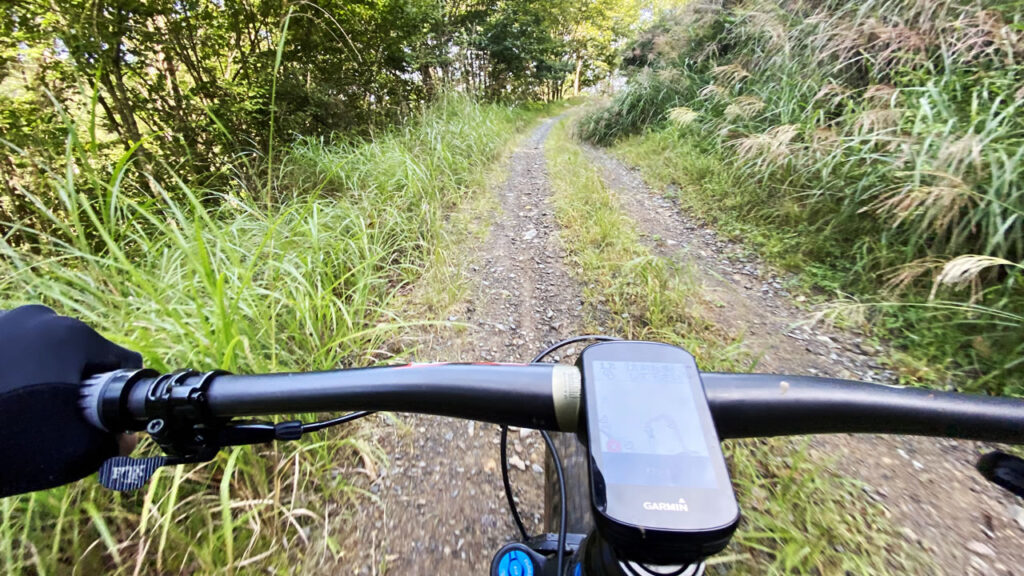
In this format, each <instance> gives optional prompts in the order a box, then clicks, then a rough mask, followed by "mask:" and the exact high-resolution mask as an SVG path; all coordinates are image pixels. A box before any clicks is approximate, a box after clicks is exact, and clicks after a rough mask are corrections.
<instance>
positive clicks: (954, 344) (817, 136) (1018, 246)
mask: <svg viewBox="0 0 1024 576" xmlns="http://www.w3.org/2000/svg"><path fill="white" fill-rule="evenodd" d="M1020 18H1021V12H1020V10H1019V9H1015V8H1014V7H1013V5H1012V4H1010V3H1007V4H999V3H995V4H991V5H989V6H987V7H985V8H982V7H979V6H978V5H976V4H967V3H962V2H959V1H957V0H936V1H934V2H901V1H886V2H883V1H869V2H850V1H839V0H837V1H833V2H825V3H796V4H793V3H789V2H781V1H774V0H759V1H757V2H752V3H743V4H739V5H732V6H727V7H724V8H723V7H714V6H709V5H704V4H698V3H690V4H687V5H686V7H685V8H683V9H680V10H676V11H673V12H669V13H667V14H666V15H664V16H663V17H662V18H661V19H660V20H659V21H658V22H657V23H656V24H655V25H654V26H653V27H652V28H651V29H650V30H649V31H648V32H646V33H645V34H644V35H642V36H641V37H640V38H639V39H638V40H637V41H636V43H635V45H634V47H633V49H632V51H631V55H630V58H628V59H627V61H626V64H627V68H628V69H631V68H630V67H635V66H639V67H640V68H639V70H638V71H633V72H631V74H632V77H631V79H630V80H629V82H628V84H627V86H626V88H625V89H624V90H623V91H622V92H620V93H619V94H618V95H617V96H616V97H615V99H614V100H613V101H612V102H611V103H610V104H609V105H608V106H607V107H605V108H603V109H600V110H597V111H595V112H594V113H592V114H591V115H589V116H588V117H587V118H585V119H583V120H582V121H581V129H580V133H581V135H582V136H583V137H584V138H587V139H589V140H592V141H594V142H598V143H608V142H611V141H614V140H616V139H621V138H622V137H624V136H628V135H631V134H639V133H642V132H645V131H648V135H647V136H644V137H643V138H641V139H640V141H643V142H645V143H643V144H638V143H636V142H637V141H634V144H632V145H630V144H627V145H626V148H627V149H628V148H630V147H632V149H633V154H632V158H633V159H634V160H635V161H637V162H639V163H641V164H643V165H646V166H648V168H649V169H651V170H654V171H655V172H660V173H661V174H660V176H661V178H660V179H661V180H662V181H663V182H664V183H673V184H678V185H680V186H681V188H682V192H681V194H682V195H683V196H684V197H685V198H684V202H688V203H690V204H691V205H692V206H696V207H698V208H699V209H700V210H701V211H702V212H703V213H704V214H705V215H707V216H709V217H711V218H712V219H715V220H717V221H719V222H720V223H722V222H724V223H725V227H726V228H731V230H732V231H733V232H734V233H742V234H743V235H744V236H747V237H750V238H752V239H753V240H754V241H755V243H756V244H759V245H761V246H762V247H767V248H768V251H769V252H774V253H775V256H776V259H777V261H781V262H782V263H783V264H785V265H787V266H788V267H791V268H794V269H799V270H802V271H804V272H805V277H807V278H809V279H810V280H811V281H812V282H814V283H816V284H817V285H819V286H822V287H825V288H827V289H829V290H837V291H839V292H841V293H845V294H853V295H856V296H857V297H859V298H861V299H862V301H865V302H868V303H873V304H880V305H883V306H882V307H881V308H877V310H876V312H878V314H879V315H878V317H877V318H876V320H877V323H878V324H880V325H882V327H883V328H886V329H887V330H888V333H889V334H890V335H891V336H893V337H894V338H896V339H897V340H898V341H900V342H901V343H903V344H908V345H910V346H911V347H912V348H913V349H914V350H915V351H916V352H917V353H919V354H920V355H923V356H926V357H928V358H931V359H932V360H933V361H935V362H938V363H940V364H943V363H945V364H948V365H949V367H950V368H957V367H958V368H960V369H965V370H967V376H968V377H970V378H972V379H977V384H976V386H977V387H987V388H988V389H990V390H993V391H997V392H998V391H1010V390H1011V389H1010V388H1007V387H1006V386H1008V385H1011V386H1012V385H1013V378H1012V375H1013V373H1014V372H1015V371H1016V370H1019V368H1020V366H1021V363H1022V362H1024V345H1022V344H1021V342H1024V323H1022V322H1020V318H1021V316H1022V312H1024V292H1022V288H1021V280H1022V279H1024V276H1022V274H1021V269H1020V267H1019V266H1017V265H1016V264H1017V263H1020V262H1022V260H1024V110H1022V108H1024V88H1022V86H1024V85H1022V79H1024V65H1022V64H1021V62H1022V60H1021V58H1022V56H1024V31H1022V29H1021V20H1020ZM650 131H654V133H650ZM699 156H703V157H704V158H698V157H699ZM709 159H710V161H711V162H712V164H713V165H714V168H712V169H708V168H707V167H706V166H705V167H703V168H701V167H700V165H702V164H707V162H708V161H709ZM694 170H696V173H694ZM769 255H771V254H769ZM962 256H974V257H976V258H975V260H974V262H976V263H978V262H988V265H987V266H974V267H969V268H967V269H966V273H965V274H961V275H952V274H949V273H943V270H944V269H945V270H947V271H948V268H949V267H950V266H953V267H954V268H955V265H954V264H953V263H954V262H957V260H956V259H957V258H958V257H962ZM985 258H989V260H984V259H985ZM958 262H960V263H963V262H965V260H959V261H958ZM965 286H967V287H969V288H970V296H969V300H968V301H967V302H964V299H965V298H963V297H962V296H960V294H962V293H963V292H959V293H958V292H957V291H956V290H957V288H963V287H965ZM897 297H898V298H899V300H897V299H896V298H897ZM963 379H964V378H962V377H961V378H959V380H963ZM1016 390H1017V391H1018V392H1019V389H1016Z"/></svg>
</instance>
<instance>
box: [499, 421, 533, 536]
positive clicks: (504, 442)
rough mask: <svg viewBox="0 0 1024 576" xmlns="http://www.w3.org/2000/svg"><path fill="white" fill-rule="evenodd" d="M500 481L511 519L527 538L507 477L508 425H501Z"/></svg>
mask: <svg viewBox="0 0 1024 576" xmlns="http://www.w3.org/2000/svg"><path fill="white" fill-rule="evenodd" d="M501 481H502V482H503V483H504V484H505V498H506V499H507V500H508V507H509V508H510V509H511V510H512V519H513V520H515V521H516V527H517V528H519V533H520V534H522V535H523V540H529V539H530V535H529V534H527V533H526V525H525V524H523V519H522V518H521V517H520V516H519V508H517V507H516V502H515V500H513V496H512V483H511V482H509V479H508V426H502V427H501Z"/></svg>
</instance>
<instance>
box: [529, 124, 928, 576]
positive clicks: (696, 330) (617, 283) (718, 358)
mask: <svg viewBox="0 0 1024 576" xmlns="http://www.w3.org/2000/svg"><path fill="white" fill-rule="evenodd" d="M546 156H547V161H548V172H549V174H551V180H552V188H553V190H554V201H555V214H556V218H557V219H558V222H559V224H560V225H561V226H562V231H561V232H560V235H561V236H562V238H563V240H564V242H565V244H566V248H567V251H568V253H569V258H570V259H571V260H572V261H573V262H574V263H575V264H576V267H577V270H578V279H579V280H580V282H581V283H582V284H583V285H584V292H585V298H584V301H585V302H586V303H587V307H586V308H585V312H586V313H587V316H586V321H587V322H588V323H589V324H590V326H588V327H587V328H588V329H589V330H596V331H602V332H608V333H612V334H617V335H620V336H623V337H628V338H638V339H642V338H647V339H652V340H657V341H661V342H672V343H676V344H678V345H680V346H683V347H685V348H687V349H688V350H690V351H691V352H693V353H694V355H695V356H696V357H697V361H698V363H699V364H700V366H701V368H702V369H704V370H722V371H737V370H738V371H742V370H744V369H745V368H749V365H750V362H749V359H747V358H744V356H743V355H742V353H741V352H740V351H739V347H738V346H737V344H738V343H737V342H735V341H733V340H732V339H731V338H730V337H729V336H728V334H725V333H724V332H723V331H722V330H720V329H719V328H717V327H716V326H715V325H714V324H713V323H711V322H709V321H708V320H707V319H705V318H704V317H703V315H702V312H701V311H702V309H703V308H704V307H705V306H707V304H706V303H704V302H703V300H702V298H703V296H702V293H701V287H700V285H699V283H698V282H697V281H696V279H695V275H694V273H693V272H692V271H689V270H686V269H685V268H682V267H680V266H679V265H678V264H676V263H673V262H671V261H669V260H666V259H664V258H660V257H658V256H656V255H654V254H652V253H651V251H650V250H649V249H648V248H647V247H645V246H644V245H643V244H642V243H641V242H640V241H639V236H638V233H637V228H638V226H641V225H642V223H641V222H633V221H632V220H631V219H630V218H629V217H628V216H627V215H626V214H625V213H623V211H622V208H621V207H620V206H619V204H618V202H617V201H616V199H615V198H614V196H612V194H611V192H610V191H609V190H608V188H607V187H606V186H605V184H604V182H603V180H602V178H601V176H600V174H599V172H598V170H597V169H596V167H595V166H593V165H591V164H590V163H589V162H588V161H587V160H586V158H585V157H584V156H583V154H582V151H581V150H580V149H579V147H578V146H576V145H575V144H573V143H572V141H571V140H570V138H569V136H568V134H567V129H566V127H565V126H564V125H562V126H559V127H556V128H555V129H554V130H553V131H552V134H551V136H550V137H549V140H548V143H547V149H546ZM726 451H727V457H728V460H729V465H730V469H731V471H732V479H733V482H734V484H735V486H736V489H737V492H738V494H737V496H738V499H739V501H740V506H741V508H742V510H743V521H742V523H741V525H740V528H739V530H738V531H737V533H736V536H735V538H734V541H733V544H732V545H731V547H730V549H729V550H728V551H727V552H725V553H723V554H722V555H720V556H719V557H716V558H713V559H712V560H711V562H712V563H713V564H716V565H717V566H715V568H712V570H716V569H717V570H720V571H719V572H718V573H722V572H725V573H729V574H889V573H892V574H908V573H927V570H926V569H925V567H924V566H923V564H922V562H923V561H922V560H921V559H919V558H916V556H914V555H913V553H912V552H910V551H909V550H908V549H907V548H906V546H905V545H904V544H903V543H902V542H901V539H900V537H899V536H898V534H897V533H896V531H895V529H894V528H893V526H892V525H891V524H890V523H889V522H888V521H887V520H886V518H885V515H884V512H883V511H882V510H881V508H880V507H879V506H877V505H875V504H873V503H871V502H870V501H869V500H867V499H865V498H863V495H862V491H861V489H860V486H858V485H857V483H856V482H855V481H853V480H849V479H844V478H841V477H837V476H836V475H834V474H833V473H831V472H829V471H828V469H827V468H826V467H825V464H824V463H822V462H821V461H819V460H817V459H814V458H811V457H810V454H809V452H808V451H807V448H806V445H804V444H802V443H801V442H794V441H789V440H757V441H742V442H739V441H738V442H728V443H727V444H726Z"/></svg>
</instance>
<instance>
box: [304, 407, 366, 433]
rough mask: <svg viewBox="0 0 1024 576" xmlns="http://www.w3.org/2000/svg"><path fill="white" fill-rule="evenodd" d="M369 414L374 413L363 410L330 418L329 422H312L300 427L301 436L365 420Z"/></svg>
mask: <svg viewBox="0 0 1024 576" xmlns="http://www.w3.org/2000/svg"><path fill="white" fill-rule="evenodd" d="M370 414H374V412H372V411H367V410H364V411H361V412H352V413H349V414H345V415H344V416H338V417H337V418H332V419H330V420H324V421H323V422H313V423H312V424H303V425H302V433H303V434H308V433H310V432H319V431H321V430H323V429H324V428H327V427H329V426H337V425H338V424H345V423H346V422H351V421H353V420H358V419H360V418H365V417H366V416H369V415H370Z"/></svg>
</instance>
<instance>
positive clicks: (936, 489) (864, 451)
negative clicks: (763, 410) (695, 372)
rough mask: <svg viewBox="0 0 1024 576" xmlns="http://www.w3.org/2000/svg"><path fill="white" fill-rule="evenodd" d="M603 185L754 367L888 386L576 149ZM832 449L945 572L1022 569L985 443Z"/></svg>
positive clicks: (901, 441)
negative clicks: (694, 279)
mask: <svg viewBox="0 0 1024 576" xmlns="http://www.w3.org/2000/svg"><path fill="white" fill-rule="evenodd" d="M586 153H587V156H588V158H589V159H590V160H591V161H592V162H593V163H594V164H595V165H597V166H600V167H601V171H602V174H603V176H604V178H605V181H606V183H607V184H608V186H609V188H611V189H612V190H613V191H614V192H615V193H616V195H617V196H618V198H619V200H620V202H621V203H622V205H623V207H624V209H625V210H626V211H627V212H628V213H629V214H630V216H631V217H632V218H633V219H634V220H635V221H636V222H639V223H642V226H639V228H640V230H641V233H642V235H643V236H644V238H645V240H646V242H647V243H648V244H649V245H650V246H652V248H653V249H654V250H655V251H656V252H657V253H658V254H659V255H661V256H665V257H671V258H680V259H688V260H690V261H692V262H693V263H694V264H695V268H696V269H697V270H698V271H699V274H700V276H701V281H702V282H703V284H704V287H705V291H706V293H707V296H708V298H709V300H710V301H711V302H712V303H713V304H715V306H713V307H711V309H710V310H709V314H710V315H711V317H712V318H713V319H714V320H715V322H717V323H718V324H720V325H722V326H724V327H726V328H727V329H729V330H731V331H732V333H734V334H742V335H744V343H745V345H746V348H747V349H748V350H750V351H752V352H754V353H755V354H758V355H760V358H761V360H760V363H759V365H758V370H759V371H765V372H776V373H783V372H789V373H803V374H820V375H825V376H833V377H841V378H853V379H858V380H868V381H874V382H888V381H889V380H890V379H891V378H892V376H893V375H892V374H891V373H889V372H887V371H886V370H884V369H883V368H882V367H881V366H880V365H879V364H878V363H877V361H876V360H875V358H874V355H875V354H876V353H878V352H880V351H879V350H875V349H874V348H873V347H871V346H870V345H868V344H866V343H864V342H863V341H862V339H861V338H859V337H858V336H857V335H855V334H849V333H842V332H838V331H833V330H826V329H823V328H822V327H820V326H813V327H812V326H807V325H799V324H800V323H801V322H806V320H807V319H808V317H809V312H807V311H805V310H800V309H798V308H797V307H796V306H795V305H794V301H793V300H792V299H791V298H790V295H789V294H788V293H787V292H786V290H785V289H784V284H783V281H784V278H781V277H780V276H779V275H776V274H775V273H773V272H772V270H771V269H770V268H769V267H768V266H766V265H765V264H764V263H763V262H761V261H759V260H758V259H757V258H755V257H751V256H748V255H746V254H745V253H744V252H745V251H744V250H742V249H741V247H739V246H737V245H735V244H734V243H732V242H729V241H725V240H722V239H721V238H719V237H718V236H717V235H716V234H715V232H714V231H713V230H711V229H709V228H707V227H705V226H703V225H702V224H701V223H700V222H698V221H696V220H694V219H692V218H689V217H688V216H686V215H685V214H684V213H683V212H682V211H681V210H680V209H679V207H678V206H677V205H675V204H674V203H672V202H670V201H668V200H666V199H665V198H663V197H661V195H659V194H657V193H656V192H654V191H653V190H651V189H650V188H648V187H647V186H646V185H645V184H644V182H643V181H642V179H641V178H640V177H639V176H638V175H637V174H636V173H635V172H634V171H633V170H631V169H630V168H628V167H626V166H625V165H623V164H622V163H621V162H619V161H618V160H617V159H615V158H613V157H611V156H610V155H608V154H607V153H605V152H603V151H601V150H598V149H595V148H587V150H586ZM813 446H814V448H815V449H817V450H819V451H820V452H821V453H822V454H823V455H830V456H839V460H838V464H837V466H838V469H839V472H841V473H843V474H845V475H848V476H850V477H853V478H858V479H860V480H862V481H863V482H865V483H866V484H867V485H868V487H869V488H867V489H866V490H865V494H866V496H867V497H870V498H873V499H875V500H877V501H878V502H880V503H881V504H882V505H883V506H885V508H886V509H887V510H889V511H890V513H891V514H892V516H893V518H894V519H895V521H896V523H897V525H898V526H900V527H902V532H903V535H904V537H905V538H907V539H908V540H910V541H911V542H912V543H913V544H914V545H916V546H920V547H922V548H923V549H924V550H925V551H926V552H927V554H928V555H929V556H930V557H931V558H933V560H934V561H935V563H936V564H937V566H938V567H939V569H941V570H942V572H943V573H945V574H957V575H959V574H986V575H987V574H1000V575H1004V574H1005V575H1010V574H1024V510H1022V509H1021V508H1020V506H1019V504H1020V502H1017V501H1015V499H1014V498H1013V497H1012V496H1010V495H1009V494H1008V493H1006V492H1005V491H1003V490H1001V489H999V488H996V487H994V486H992V485H991V484H989V483H987V482H986V481H984V480H983V479H981V477H980V476H979V475H978V474H977V473H976V472H974V469H973V464H974V462H975V461H976V459H977V457H978V456H979V455H980V454H982V453H984V452H985V451H987V450H988V449H991V447H989V446H985V445H983V444H980V443H976V442H957V441H952V440H943V439H927V438H913V437H902V436H899V437H896V436H888V437H887V436H857V437H854V436H847V435H840V436H830V437H818V438H816V439H815V440H814V444H813Z"/></svg>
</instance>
